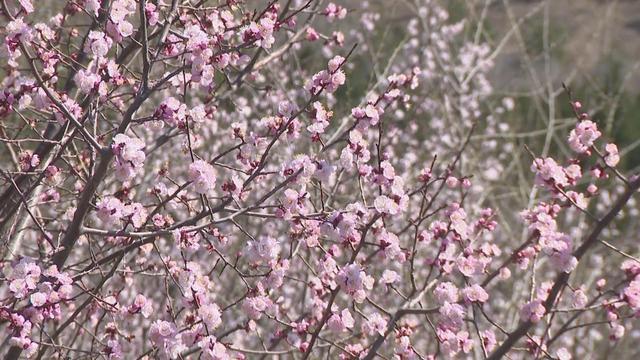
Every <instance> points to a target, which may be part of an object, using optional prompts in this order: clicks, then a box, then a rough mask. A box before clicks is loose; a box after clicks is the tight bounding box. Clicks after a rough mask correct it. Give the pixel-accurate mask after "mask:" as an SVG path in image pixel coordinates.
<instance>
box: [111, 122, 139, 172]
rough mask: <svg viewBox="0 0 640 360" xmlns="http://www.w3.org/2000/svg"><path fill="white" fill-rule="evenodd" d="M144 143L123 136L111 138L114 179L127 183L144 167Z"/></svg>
mask: <svg viewBox="0 0 640 360" xmlns="http://www.w3.org/2000/svg"><path fill="white" fill-rule="evenodd" d="M144 146H145V144H144V142H143V141H142V140H140V139H138V138H132V137H129V136H127V135H125V134H118V135H116V136H114V137H113V143H112V144H111V151H113V154H114V155H115V168H116V177H117V178H118V179H119V180H120V181H123V182H124V181H128V180H131V179H133V178H134V177H135V175H136V173H137V172H138V171H139V170H140V169H141V168H142V166H143V165H144V159H145V154H144V151H143V150H142V149H144Z"/></svg>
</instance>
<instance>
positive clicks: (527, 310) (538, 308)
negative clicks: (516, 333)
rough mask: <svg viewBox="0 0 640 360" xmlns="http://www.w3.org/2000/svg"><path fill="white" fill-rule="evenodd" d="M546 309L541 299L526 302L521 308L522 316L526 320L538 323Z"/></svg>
mask: <svg viewBox="0 0 640 360" xmlns="http://www.w3.org/2000/svg"><path fill="white" fill-rule="evenodd" d="M545 313H546V310H545V308H544V305H543V304H542V301H541V300H533V301H530V302H528V303H526V304H525V305H524V306H523V307H522V309H521V310H520V317H522V319H523V320H525V321H531V322H533V323H537V322H538V321H540V319H542V317H543V316H544V314H545Z"/></svg>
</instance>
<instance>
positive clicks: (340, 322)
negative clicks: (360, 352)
mask: <svg viewBox="0 0 640 360" xmlns="http://www.w3.org/2000/svg"><path fill="white" fill-rule="evenodd" d="M354 325H355V321H354V320H353V317H352V316H351V313H350V312H349V309H344V310H342V311H341V312H340V313H336V314H333V315H331V317H330V318H329V320H327V326H328V327H329V329H330V330H331V331H334V332H337V333H339V332H344V331H346V330H347V329H351V328H353V326H354Z"/></svg>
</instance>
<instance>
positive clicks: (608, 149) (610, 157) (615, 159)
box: [604, 144, 620, 167]
mask: <svg viewBox="0 0 640 360" xmlns="http://www.w3.org/2000/svg"><path fill="white" fill-rule="evenodd" d="M604 150H605V157H604V162H605V164H607V166H610V167H615V166H616V165H618V163H619V162H620V155H619V154H618V147H617V146H616V144H607V145H605V147H604Z"/></svg>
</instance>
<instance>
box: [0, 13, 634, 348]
mask: <svg viewBox="0 0 640 360" xmlns="http://www.w3.org/2000/svg"><path fill="white" fill-rule="evenodd" d="M40 5H41V3H40V2H38V3H36V2H35V1H31V0H19V1H2V16H3V21H5V23H4V24H5V26H4V27H3V29H2V30H1V31H2V38H3V43H2V48H1V50H0V54H1V59H2V64H3V69H4V70H3V71H4V73H3V78H2V91H1V92H0V116H1V118H0V135H1V138H0V143H1V146H2V147H3V150H2V151H3V153H2V157H0V161H1V162H0V165H1V166H0V168H1V170H2V173H1V174H0V186H1V188H0V190H1V192H0V236H1V239H0V240H1V241H2V245H1V248H0V250H1V251H0V254H1V255H2V263H1V265H0V266H1V267H2V275H0V329H2V331H1V332H0V334H2V338H0V342H1V344H2V345H0V349H1V350H0V354H2V355H3V356H4V357H5V358H7V359H17V358H19V357H30V358H38V359H41V358H58V357H60V358H63V357H64V358H67V357H68V358H108V359H120V358H125V359H131V358H147V359H151V358H164V359H186V358H202V359H230V358H247V359H248V358H256V359H258V358H265V357H273V356H280V357H283V358H289V357H291V358H301V359H307V358H342V359H355V358H364V359H372V358H375V357H381V358H399V359H422V358H441V357H442V358H448V357H454V356H456V355H461V356H464V357H473V358H489V359H498V358H501V357H502V356H506V355H508V356H510V357H512V358H516V357H535V358H552V359H562V360H565V359H570V358H571V357H572V356H574V357H575V358H582V357H584V356H586V354H587V353H588V352H589V348H588V345H584V344H588V343H592V342H595V341H605V342H609V341H611V342H615V341H619V340H620V339H621V338H622V337H623V336H624V335H625V329H635V330H637V327H636V326H637V324H636V323H634V322H633V319H635V318H636V317H637V314H638V313H639V311H640V260H639V259H638V258H636V257H634V255H633V253H629V252H627V251H625V250H624V249H621V248H620V247H619V246H618V244H616V239H615V237H612V236H610V235H611V234H614V232H612V231H614V230H613V229H616V228H622V227H624V226H627V227H628V228H629V229H634V226H635V225H634V224H628V222H629V219H628V218H627V217H625V214H626V212H625V211H627V209H629V208H632V207H634V206H635V200H634V199H633V198H634V196H636V192H637V190H638V188H639V187H640V178H639V177H638V176H636V175H634V174H625V171H624V170H623V169H620V168H618V167H617V166H618V163H619V161H620V154H619V152H618V148H617V146H616V145H615V144H614V143H612V142H609V141H607V140H606V139H605V138H606V135H604V134H603V133H602V132H601V131H600V130H599V129H598V125H597V122H598V119H593V118H592V116H591V115H590V114H589V112H588V111H586V110H585V108H586V107H583V105H582V104H581V103H580V102H579V101H577V100H575V99H572V98H571V93H570V91H569V90H568V89H567V90H566V91H565V96H566V97H567V99H568V100H567V102H568V103H569V104H570V106H571V108H572V109H573V111H574V113H575V119H574V120H573V126H572V129H571V130H569V131H568V132H567V133H562V134H560V133H558V134H556V135H557V136H559V137H560V138H561V139H562V143H563V145H565V146H567V149H568V151H566V152H565V153H564V154H560V155H559V156H555V157H554V156H551V155H549V152H548V151H547V150H546V149H545V150H544V151H543V153H542V154H536V153H534V152H533V151H532V150H529V148H528V147H526V150H524V149H523V150H522V152H523V153H524V155H525V156H531V158H530V160H529V161H530V163H531V164H532V165H531V167H530V170H531V172H530V173H529V174H530V175H527V177H528V179H529V180H530V183H531V184H532V185H531V186H532V187H531V188H530V189H529V190H530V191H531V193H530V196H529V200H530V201H529V204H527V205H526V206H525V207H524V208H522V209H519V210H522V211H521V213H520V215H519V219H520V220H519V221H518V222H516V223H513V222H510V221H507V220H504V221H501V219H507V218H508V217H507V216H503V215H502V214H501V213H500V212H499V211H497V210H496V209H492V207H491V206H490V205H491V199H488V198H487V196H486V194H487V191H488V189H489V188H491V187H492V186H493V184H495V183H496V181H498V180H499V179H500V177H501V174H504V173H506V172H507V169H506V167H507V166H508V164H506V163H505V153H509V152H514V151H519V149H516V148H514V146H513V145H514V144H502V145H500V146H497V145H496V143H495V142H492V141H489V140H486V139H487V138H484V137H482V135H483V134H497V133H500V132H505V131H507V130H508V124H507V123H506V122H504V121H503V116H504V115H505V114H507V113H508V112H509V111H511V110H512V109H513V108H514V100H513V99H511V98H508V97H504V98H503V97H499V96H498V95H496V94H494V92H493V89H492V87H491V84H490V82H489V81H488V80H487V73H488V71H489V70H490V69H491V68H492V66H493V63H492V60H493V57H494V55H493V52H492V49H491V47H490V46H489V45H487V44H485V43H484V42H483V41H482V36H476V37H473V36H472V37H469V36H467V35H466V34H465V32H466V31H467V30H469V29H472V28H473V26H474V25H473V24H471V23H469V22H464V21H461V22H455V21H452V20H450V19H449V16H448V13H447V12H446V11H445V10H444V8H443V7H441V6H440V5H439V4H438V3H437V2H435V1H430V0H420V1H415V2H407V5H406V6H408V7H409V9H410V10H411V11H410V13H411V14H410V17H409V18H410V19H409V21H408V22H407V24H406V25H407V26H406V28H407V30H406V34H405V35H406V37H405V38H404V39H403V40H402V41H400V42H398V44H397V46H396V47H395V48H394V49H392V50H393V51H391V52H390V53H389V54H388V55H385V57H383V58H382V60H381V63H378V62H377V59H374V60H376V61H368V60H371V59H370V54H372V53H373V52H374V51H375V50H376V49H377V48H376V44H375V41H376V38H375V37H374V34H375V30H376V27H377V26H378V25H377V24H378V21H379V19H380V13H379V12H377V11H376V10H375V8H374V7H373V6H370V5H369V4H367V3H359V5H358V7H357V8H354V9H352V8H349V6H350V5H348V4H347V3H345V4H342V5H338V4H335V3H329V2H324V1H321V0H280V1H278V0H271V1H240V0H209V1H207V0H197V1H196V0H170V1H168V0H164V1H163V0H160V1H153V0H137V1H134V0H73V1H59V2H52V4H51V6H52V7H53V8H54V9H55V12H54V16H53V17H51V18H50V19H45V18H44V17H45V16H44V15H43V10H42V9H40V8H39V7H40ZM350 17H352V18H359V19H360V20H361V22H360V24H354V23H353V21H352V20H349V18H350ZM345 31H346V33H345ZM363 73H364V74H366V76H365V77H366V78H367V79H368V80H362V79H357V74H363ZM356 82H358V83H359V84H360V85H358V86H356V85H355V83H356ZM363 83H364V85H362V84H363ZM545 148H546V146H545ZM505 176H506V175H505ZM514 227H518V228H517V229H519V231H521V232H522V236H521V238H522V240H519V239H518V235H516V234H515V233H514V231H513V230H512V229H511V228H514ZM630 236H632V235H630ZM603 251H604V252H605V254H606V257H605V258H604V259H602V258H601V259H602V263H604V264H603V265H602V266H601V268H599V269H596V268H590V267H591V266H592V265H590V264H591V263H590V261H591V260H590V259H593V258H596V257H595V255H593V256H592V254H593V253H602V252H603ZM598 256H600V255H598ZM585 329H588V331H584V330H585ZM577 333H580V334H581V335H580V336H576V334H577ZM629 336H637V335H634V334H633V333H632V334H631V335H629ZM603 337H604V338H609V339H605V340H601V338H603Z"/></svg>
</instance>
